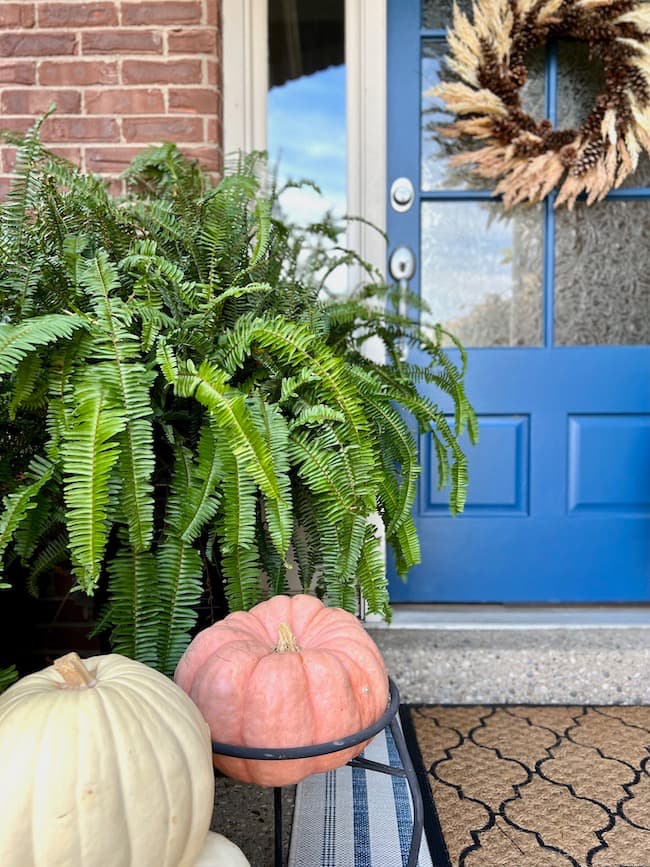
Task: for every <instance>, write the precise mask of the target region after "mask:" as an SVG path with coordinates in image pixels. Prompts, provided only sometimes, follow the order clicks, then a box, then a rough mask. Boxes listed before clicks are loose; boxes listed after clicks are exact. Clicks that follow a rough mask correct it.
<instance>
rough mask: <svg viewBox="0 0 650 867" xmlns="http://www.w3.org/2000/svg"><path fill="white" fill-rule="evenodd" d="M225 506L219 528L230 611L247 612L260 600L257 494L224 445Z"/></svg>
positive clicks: (241, 465) (235, 459)
mask: <svg viewBox="0 0 650 867" xmlns="http://www.w3.org/2000/svg"><path fill="white" fill-rule="evenodd" d="M220 451H221V458H222V462H223V474H224V475H223V506H222V517H221V520H220V521H219V525H218V528H217V529H218V534H219V540H220V542H221V552H222V562H221V568H222V571H223V574H224V577H225V579H226V584H225V590H226V597H227V599H228V604H229V606H230V609H231V611H246V610H248V609H249V608H251V607H252V606H253V605H255V603H256V602H258V601H259V598H260V580H259V579H260V572H261V567H260V563H259V560H258V553H257V550H256V544H255V542H256V540H255V525H256V519H257V492H256V486H255V482H254V480H253V479H252V478H251V476H250V474H249V473H248V472H247V470H246V468H245V467H244V466H243V463H242V461H241V459H239V458H238V457H237V456H236V455H233V453H232V451H231V450H230V448H229V447H227V446H226V444H222V445H221V448H220Z"/></svg>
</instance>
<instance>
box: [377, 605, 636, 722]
mask: <svg viewBox="0 0 650 867" xmlns="http://www.w3.org/2000/svg"><path fill="white" fill-rule="evenodd" d="M366 628H367V629H368V632H369V633H370V635H371V636H372V637H373V638H374V640H375V641H376V643H377V644H378V646H379V648H380V650H381V652H382V654H383V656H384V659H385V661H386V665H387V668H388V671H389V673H390V674H391V676H392V677H393V678H394V680H395V682H396V683H397V686H398V688H399V690H400V693H401V697H402V701H404V702H411V703H419V702H423V703H428V704H437V703H441V704H570V705H583V704H596V705H598V704H603V705H605V704H650V676H649V673H650V608H648V607H645V606H608V607H601V606H594V607H580V608H576V607H572V608H569V607H559V606H558V607H544V608H541V607H540V608H534V609H533V608H528V607H524V606H522V607H519V606H513V607H510V606H472V610H469V606H396V608H395V619H394V621H393V623H392V624H391V625H390V626H387V625H386V624H384V623H373V622H367V623H366Z"/></svg>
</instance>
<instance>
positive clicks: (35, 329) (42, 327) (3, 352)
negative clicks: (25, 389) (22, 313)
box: [0, 313, 86, 374]
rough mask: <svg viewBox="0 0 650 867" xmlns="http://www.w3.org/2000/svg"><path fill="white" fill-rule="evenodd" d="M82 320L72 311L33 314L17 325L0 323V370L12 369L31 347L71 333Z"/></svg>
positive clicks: (45, 343)
mask: <svg viewBox="0 0 650 867" xmlns="http://www.w3.org/2000/svg"><path fill="white" fill-rule="evenodd" d="M84 327H86V322H85V321H84V320H83V319H82V318H81V317H80V316H76V315H74V314H70V315H68V314H63V313H60V314H59V313H52V314H50V315H48V316H35V317H34V318H33V319H26V320H25V321H24V322H20V323H19V324H17V325H6V324H2V323H0V374H2V373H13V371H14V370H15V369H16V367H17V366H18V365H19V364H20V362H21V361H22V360H23V359H24V358H25V357H26V356H27V355H28V354H29V353H30V352H32V351H33V350H34V349H36V348H37V347H39V346H46V345H47V344H49V343H55V342H56V341H57V340H61V339H64V338H67V337H71V336H72V335H73V334H74V332H75V331H77V330H78V329H79V328H84Z"/></svg>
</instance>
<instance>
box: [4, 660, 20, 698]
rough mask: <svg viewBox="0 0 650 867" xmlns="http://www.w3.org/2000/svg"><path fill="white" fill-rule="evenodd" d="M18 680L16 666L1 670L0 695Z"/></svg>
mask: <svg viewBox="0 0 650 867" xmlns="http://www.w3.org/2000/svg"><path fill="white" fill-rule="evenodd" d="M17 680H18V672H17V671H16V666H15V665H8V666H5V667H4V668H0V693H2V692H4V691H5V690H6V689H7V688H8V687H10V686H11V684H12V683H15V682H16V681H17Z"/></svg>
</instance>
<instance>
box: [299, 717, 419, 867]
mask: <svg viewBox="0 0 650 867" xmlns="http://www.w3.org/2000/svg"><path fill="white" fill-rule="evenodd" d="M363 755H364V756H365V757H366V758H367V759H371V760H372V761H375V762H382V763H383V764H390V765H393V766H394V767H400V764H401V763H400V760H399V756H398V753H397V749H396V747H395V742H394V741H393V737H392V735H391V733H390V731H389V730H385V731H384V732H381V733H380V734H378V735H377V737H376V738H375V739H374V740H373V742H372V743H371V744H370V745H369V746H368V747H367V749H366V750H365V752H364V753H363ZM411 817H412V809H411V795H410V792H409V790H408V784H407V782H406V780H405V779H404V778H403V777H391V776H389V775H388V774H380V773H377V772H376V771H365V770H363V769H361V768H349V767H348V766H347V765H346V766H345V767H342V768H339V769H338V770H336V771H330V772H329V773H327V774H316V775H314V776H313V777H308V779H306V780H305V781H304V782H302V783H300V784H299V786H298V789H297V792H296V807H295V813H294V820H293V830H292V833H291V850H290V854H289V867H399V865H405V864H406V859H407V857H408V850H409V845H410V843H411V829H412V818H411ZM400 854H401V858H400ZM418 867H432V862H431V857H430V855H429V851H428V849H427V845H426V841H425V840H424V839H423V841H422V847H421V849H420V858H419V861H418Z"/></svg>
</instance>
